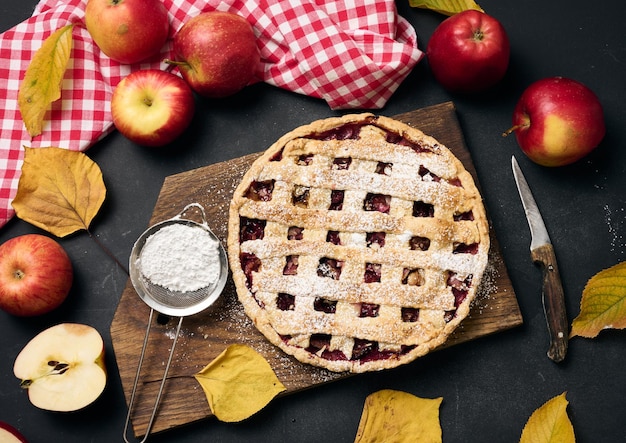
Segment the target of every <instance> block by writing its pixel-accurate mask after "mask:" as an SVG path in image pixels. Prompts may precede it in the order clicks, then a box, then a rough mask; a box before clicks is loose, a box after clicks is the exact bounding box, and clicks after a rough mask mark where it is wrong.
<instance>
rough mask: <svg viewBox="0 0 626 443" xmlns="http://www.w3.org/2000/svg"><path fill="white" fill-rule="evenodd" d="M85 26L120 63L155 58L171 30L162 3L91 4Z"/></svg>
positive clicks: (110, 0) (108, 0)
mask: <svg viewBox="0 0 626 443" xmlns="http://www.w3.org/2000/svg"><path fill="white" fill-rule="evenodd" d="M85 25H86V27H87V31H89V34H90V35H91V37H92V38H93V40H94V42H95V43H96V45H97V46H98V47H99V48H100V50H101V51H102V52H104V53H105V54H106V55H108V56H109V57H110V58H112V59H113V60H116V61H118V62H120V63H138V62H141V61H143V60H146V59H147V58H149V57H152V56H154V55H156V54H157V53H158V52H159V51H160V50H161V48H162V47H163V45H164V44H165V41H166V40H167V38H168V37H169V29H170V24H169V18H168V16H167V9H165V6H164V5H163V3H162V2H161V0H88V2H87V6H86V7H85Z"/></svg>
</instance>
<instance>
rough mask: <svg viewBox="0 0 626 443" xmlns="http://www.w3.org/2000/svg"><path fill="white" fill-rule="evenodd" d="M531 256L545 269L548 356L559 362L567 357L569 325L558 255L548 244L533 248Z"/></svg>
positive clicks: (544, 292) (544, 288)
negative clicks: (548, 337)
mask: <svg viewBox="0 0 626 443" xmlns="http://www.w3.org/2000/svg"><path fill="white" fill-rule="evenodd" d="M530 256H531V258H532V260H533V262H534V263H535V264H537V265H539V266H541V268H542V271H543V309H544V312H545V315H546V321H547V323H548V331H549V332H550V348H549V349H548V357H549V358H550V359H551V360H553V361H554V362H557V363H558V362H560V361H562V360H563V359H564V358H565V354H566V353H567V340H568V335H569V332H568V331H569V325H568V322H567V314H566V312H565V295H564V293H563V286H562V284H561V276H560V274H559V268H558V266H557V264H556V255H555V254H554V248H553V246H552V245H551V244H546V245H543V246H540V247H538V248H536V249H534V250H532V251H531V252H530Z"/></svg>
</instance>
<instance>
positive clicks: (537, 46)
mask: <svg viewBox="0 0 626 443" xmlns="http://www.w3.org/2000/svg"><path fill="white" fill-rule="evenodd" d="M479 3H480V4H481V6H482V7H483V8H484V9H485V10H486V11H487V12H488V13H489V14H491V15H493V16H494V17H496V18H498V19H499V20H500V21H501V22H502V23H503V25H504V26H505V28H506V30H507V32H508V35H509V37H510V40H511V49H512V55H511V62H510V67H509V70H508V73H507V76H506V78H505V79H504V81H503V82H502V83H501V84H500V85H499V86H498V87H497V88H495V90H493V91H491V92H489V93H486V94H481V95H480V96H462V95H454V94H450V93H448V92H446V91H445V90H444V89H443V88H442V87H441V86H439V85H438V84H437V83H436V82H435V80H434V79H433V76H432V74H431V72H430V70H429V67H428V63H427V62H426V61H422V62H420V63H419V64H418V65H417V66H416V68H415V69H414V70H413V72H412V73H411V74H410V75H409V77H408V78H407V79H406V80H405V82H404V83H403V84H402V86H401V87H400V88H399V90H398V91H397V92H396V93H395V94H394V96H393V97H392V98H391V100H390V101H389V102H388V104H387V106H386V107H385V108H384V109H381V110H379V111H376V112H378V113H381V114H384V115H395V114H400V113H403V112H408V111H411V110H414V109H418V108H422V107H426V106H429V105H434V104H438V103H441V102H445V101H449V100H451V101H453V102H454V103H455V105H456V109H457V114H458V117H459V120H460V123H461V126H462V129H463V131H464V134H465V137H466V142H467V145H468V147H469V149H470V151H471V155H472V158H473V160H474V163H475V166H476V169H477V173H478V177H479V181H480V183H481V186H482V189H483V194H484V199H485V203H486V206H487V210H488V212H489V214H490V217H491V219H492V222H493V226H494V229H495V231H496V234H497V237H498V239H499V241H500V246H501V249H502V253H503V256H504V259H505V262H506V265H507V267H508V269H509V273H510V277H511V280H512V283H513V286H514V288H515V291H516V293H517V297H518V300H519V305H520V308H521V312H522V315H523V318H524V324H523V325H522V326H520V327H516V328H514V329H511V330H508V331H505V332H502V333H498V334H495V335H491V336H489V337H484V338H481V339H478V340H475V341H473V342H469V343H463V344H460V345H457V346H453V347H451V348H448V349H445V350H441V351H438V352H435V353H432V354H430V355H428V356H426V357H424V358H421V359H419V360H418V361H416V362H414V363H412V364H409V365H405V366H403V367H401V368H397V369H394V370H389V371H383V372H377V373H369V374H363V375H358V376H355V377H350V378H348V379H344V380H341V381H337V382H334V383H330V384H327V385H324V386H321V387H317V388H315V389H312V390H307V391H304V392H301V393H298V394H294V395H291V396H287V397H282V398H279V399H276V400H275V401H273V402H272V403H271V404H270V405H269V406H268V407H266V408H265V409H264V410H262V411H261V412H259V413H258V414H256V415H255V416H253V417H252V418H250V419H248V420H246V421H244V422H242V423H238V424H225V423H221V422H219V421H217V420H215V419H207V420H202V421H200V422H197V423H193V424H190V425H188V426H184V427H180V428H177V429H173V430H169V431H166V432H164V433H161V434H158V435H154V436H151V437H150V440H149V441H154V442H165V441H168V442H170V441H171V442H198V441H213V442H231V441H232V442H235V441H255V442H265V441H267V442H277V441H285V442H318V441H332V442H335V441H337V442H340V441H341V442H349V441H353V440H354V437H355V435H356V430H357V426H358V423H359V419H360V416H361V412H362V410H363V403H364V400H365V398H366V396H367V395H369V394H370V393H373V392H375V391H378V390H381V389H397V390H402V391H405V392H409V393H411V394H414V395H416V396H419V397H424V398H435V397H443V403H442V405H441V410H440V419H441V426H442V431H443V441H444V442H514V441H518V440H519V437H520V434H521V431H522V428H523V427H524V425H525V423H526V421H527V419H528V418H529V416H530V415H531V414H532V412H533V411H534V410H535V409H537V408H538V407H540V406H541V405H542V404H543V403H544V402H546V401H547V400H549V399H551V398H552V397H554V396H557V395H559V394H561V393H563V392H567V399H568V401H569V402H570V403H569V406H568V409H567V411H568V414H569V417H570V419H571V421H572V424H573V427H574V430H575V433H576V437H577V440H578V441H580V442H617V441H625V440H626V413H625V411H626V409H625V407H624V399H625V398H626V375H625V373H624V367H625V365H626V352H625V351H626V335H625V334H626V332H625V331H616V330H606V331H603V332H602V333H601V334H600V336H599V337H598V338H596V339H593V340H591V339H582V338H574V339H573V340H572V341H571V342H570V349H569V353H568V355H567V358H566V360H565V361H564V362H563V363H561V364H555V363H554V362H552V361H551V360H549V359H548V358H547V356H546V350H547V344H548V336H547V329H546V323H545V319H544V313H543V308H542V303H541V275H540V270H539V269H538V268H537V267H535V266H534V265H533V264H532V263H531V260H530V257H529V243H530V233H529V230H528V226H527V224H526V220H525V217H524V212H523V209H522V206H521V203H520V200H519V197H518V194H517V190H516V188H515V184H514V181H513V176H512V173H511V167H510V164H511V155H513V154H515V155H516V156H517V158H518V160H519V162H520V164H521V166H522V169H523V170H524V172H525V174H526V177H527V179H528V181H529V183H530V186H531V188H532V190H533V191H534V193H535V197H536V200H537V202H538V204H539V206H540V208H541V210H542V213H543V216H544V219H545V222H546V225H547V227H548V229H549V231H550V234H551V237H552V242H553V244H554V247H555V249H556V253H557V256H558V260H559V266H560V271H561V275H562V278H563V284H564V288H565V293H566V305H567V310H568V317H569V321H570V324H571V321H572V320H573V318H574V317H575V316H576V315H577V314H578V312H579V309H580V308H579V306H580V299H581V294H582V290H583V288H584V285H585V283H586V282H587V280H588V279H589V278H590V277H591V276H593V275H594V274H595V273H597V272H599V271H601V270H602V269H605V268H608V267H610V266H613V265H615V264H617V263H619V262H620V261H622V260H623V259H624V256H625V254H626V245H625V243H624V235H626V226H625V224H624V220H625V217H624V216H625V213H624V206H625V202H626V192H625V189H626V175H625V174H624V172H625V167H626V125H625V122H626V104H625V103H626V87H625V83H624V82H625V79H626V27H624V26H623V15H624V7H623V3H622V0H604V1H599V2H588V1H584V0H571V1H567V2H565V1H551V2H550V1H545V0H527V1H510V0H509V1H503V0H482V1H480V2H479ZM35 4H36V0H2V5H1V6H0V30H2V31H3V30H6V29H9V28H10V27H12V26H14V25H15V24H17V23H19V22H20V21H22V20H24V19H26V18H27V17H28V16H29V15H30V14H31V13H32V11H33V8H34V6H35ZM397 5H398V10H399V13H400V14H401V15H402V16H403V17H405V18H407V19H408V20H409V21H410V22H411V23H412V24H413V26H414V27H415V29H416V31H417V34H418V36H419V38H420V41H419V44H420V48H421V49H425V47H426V44H427V42H428V39H429V38H430V36H431V34H432V32H433V30H434V29H435V27H436V26H437V25H438V24H439V23H440V22H441V21H442V20H443V19H444V16H442V15H439V14H436V13H432V12H429V11H424V10H421V9H414V8H411V7H410V6H409V5H408V0H399V1H398V2H397ZM555 75H560V76H565V77H571V78H574V79H577V80H579V81H582V82H583V83H585V84H586V85H588V86H589V87H590V88H591V89H593V90H594V91H595V93H596V94H597V95H598V97H599V98H600V100H601V102H602V104H603V106H604V111H605V118H606V124H607V134H606V137H605V139H604V140H603V142H602V143H601V145H600V146H599V148H598V149H597V150H595V151H594V152H593V153H592V154H591V155H590V156H588V157H587V158H585V159H583V160H581V161H580V162H578V163H576V164H574V165H570V166H566V167H561V168H545V167H541V166H538V165H536V164H534V163H532V162H531V161H530V160H528V159H527V158H526V157H525V156H524V155H523V154H522V153H521V151H520V149H519V147H518V146H517V143H516V141H515V139H514V137H508V138H503V137H502V135H501V134H502V132H503V131H504V130H506V129H507V128H508V127H509V126H510V125H511V115H512V111H513V107H514V105H515V103H516V102H517V99H518V97H519V95H520V94H521V92H522V91H523V90H524V89H525V88H526V87H527V86H528V85H529V84H530V83H531V82H533V81H535V80H538V79H540V78H543V77H548V76H555ZM336 114H339V112H333V111H331V110H330V109H329V108H328V106H327V105H326V103H325V102H323V101H321V100H317V99H313V98H310V97H305V96H301V95H297V94H295V93H291V92H288V91H284V90H280V89H277V88H275V87H272V86H269V85H266V84H257V85H254V86H251V87H249V88H247V89H246V90H245V91H243V92H242V93H240V94H238V95H237V96H235V97H232V98H230V99H225V100H212V101H211V100H203V99H199V100H198V107H197V113H196V116H195V117H194V120H193V122H192V124H191V127H190V128H189V130H188V131H187V132H186V133H185V135H184V136H182V137H181V138H180V139H179V140H177V141H176V142H175V143H174V144H173V145H172V146H169V147H166V148H164V149H148V148H144V147H140V146H137V145H135V144H133V143H131V142H129V141H128V140H126V139H125V138H124V137H123V136H122V135H121V134H119V133H117V132H115V133H113V134H111V135H109V136H108V137H106V138H105V139H104V140H102V141H101V142H99V143H98V144H97V145H95V146H94V147H92V148H91V149H90V150H89V151H88V155H89V156H90V157H91V158H92V159H93V160H94V161H96V162H97V164H98V165H99V166H100V168H101V169H102V171H103V175H104V178H105V182H106V186H107V191H108V194H107V199H106V202H105V204H104V206H103V208H102V211H101V213H100V215H99V216H98V218H97V219H96V221H95V222H94V224H93V225H92V231H93V234H94V236H96V237H97V239H98V240H99V241H100V242H101V243H103V244H105V245H106V246H107V247H108V248H109V249H110V250H111V252H112V253H113V254H114V255H115V256H116V257H117V258H119V260H121V261H122V262H127V260H128V257H129V254H130V250H131V247H132V245H133V243H134V241H135V240H136V239H137V237H138V236H139V235H140V234H141V233H142V232H143V231H144V229H146V227H147V226H148V223H149V220H150V217H151V214H152V210H153V208H154V205H155V202H156V198H157V196H158V194H159V191H160V188H161V185H162V183H163V180H164V178H165V177H166V176H169V175H172V174H176V173H179V172H182V171H186V170H190V169H193V168H197V167H200V166H204V165H208V164H212V163H215V162H219V161H223V160H228V159H231V158H236V157H239V156H241V155H244V154H247V153H251V152H256V151H260V150H263V149H265V148H266V147H268V146H269V145H270V144H271V143H272V142H273V141H274V140H276V139H277V138H278V137H279V136H280V135H282V134H283V133H285V132H287V131H289V130H291V129H293V128H295V127H297V126H299V125H301V124H305V123H308V122H310V121H312V120H315V119H318V118H323V117H328V116H332V115H336ZM31 232H41V231H39V230H38V229H37V228H34V227H33V226H31V225H29V224H27V223H25V222H23V221H21V220H18V219H16V218H14V219H13V220H11V221H10V222H9V223H8V224H7V225H5V226H4V227H3V228H1V229H0V242H4V241H6V240H8V239H9V238H12V237H15V236H17V235H20V234H25V233H31ZM59 241H60V243H61V244H62V245H63V247H64V248H65V249H66V250H67V251H68V253H69V255H70V257H71V259H72V261H73V264H74V269H75V280H74V286H73V288H72V291H71V293H70V296H69V298H68V299H67V301H66V302H65V303H64V304H63V305H62V306H61V307H60V308H59V309H57V310H55V311H54V312H52V313H50V314H47V315H44V316H40V317H36V318H18V317H13V316H10V315H8V314H6V313H3V312H0V346H1V349H2V358H1V359H0V421H5V422H8V423H10V424H12V425H13V426H14V427H16V428H18V429H19V430H21V431H22V432H23V434H24V435H25V436H26V437H27V438H28V439H29V440H30V441H31V442H65V443H70V442H81V443H84V442H88V441H93V442H114V441H121V440H122V429H123V426H124V420H125V417H126V413H127V406H126V403H125V400H124V395H123V390H122V385H121V382H120V378H119V375H118V370H117V364H116V360H115V355H114V352H113V348H112V344H111V338H110V333H109V328H110V325H111V321H112V318H113V315H114V313H115V309H116V306H117V303H118V301H119V299H120V296H121V293H122V291H123V289H124V287H125V285H126V282H127V279H128V276H127V275H126V274H125V272H124V271H123V270H122V269H120V268H119V267H118V266H117V265H116V264H115V263H114V261H113V260H111V259H110V258H109V257H107V256H106V255H105V254H104V253H103V252H102V250H101V249H100V248H98V247H97V246H96V244H95V242H94V241H93V240H92V239H90V238H89V236H88V235H86V234H84V233H83V234H79V235H73V236H70V237H68V238H64V239H60V240H59ZM61 322H79V323H86V324H90V325H92V326H94V327H95V328H97V329H98V330H99V331H100V333H101V334H102V335H103V337H104V339H105V345H106V352H107V359H106V365H107V369H108V372H109V379H108V385H107V388H106V390H105V392H104V393H103V395H102V396H101V397H100V398H99V399H98V400H97V401H96V402H95V403H94V404H93V405H91V406H89V407H88V408H86V409H84V410H82V411H78V412H74V413H63V414H62V413H51V412H46V411H42V410H39V409H37V408H35V407H34V406H32V405H31V404H30V402H29V401H28V398H27V393H26V391H24V390H22V389H20V387H19V380H17V379H16V378H15V377H14V376H13V362H14V360H15V357H16V356H17V354H18V353H19V351H20V350H21V349H22V347H23V346H24V345H25V344H26V343H27V341H28V340H30V339H31V338H32V337H33V336H34V335H36V334H37V333H38V332H39V331H41V330H43V329H44V328H46V327H49V326H51V325H53V324H56V323H61ZM138 339H141V338H138Z"/></svg>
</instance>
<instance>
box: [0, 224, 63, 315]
mask: <svg viewBox="0 0 626 443" xmlns="http://www.w3.org/2000/svg"><path fill="white" fill-rule="evenodd" d="M73 276H74V274H73V268H72V262H71V261H70V258H69V257H68V255H67V253H66V252H65V250H64V249H63V247H62V246H61V245H60V244H59V243H58V242H56V241H55V240H53V239H52V238H50V237H46V236H45V235H40V234H25V235H21V236H18V237H14V238H12V239H10V240H7V241H6V242H4V243H3V244H2V245H0V309H2V310H4V311H6V312H8V313H9V314H13V315H17V316H21V317H29V316H35V315H41V314H45V313H47V312H50V311H52V310H53V309H55V308H57V307H58V306H59V305H60V304H61V303H63V301H64V300H65V299H66V297H67V295H68V293H69V291H70V288H71V286H72V281H73Z"/></svg>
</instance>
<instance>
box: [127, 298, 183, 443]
mask: <svg viewBox="0 0 626 443" xmlns="http://www.w3.org/2000/svg"><path fill="white" fill-rule="evenodd" d="M153 316H154V309H152V308H150V317H149V318H148V327H147V328H146V334H145V336H144V339H143V346H142V347H141V356H140V357H139V364H138V365H137V374H136V375H135V382H134V383H133V390H132V393H131V395H130V402H129V404H128V414H127V415H126V423H125V424H124V441H125V442H126V443H130V442H129V441H128V439H127V434H128V424H129V423H130V415H131V413H132V410H133V404H134V402H135V394H136V393H137V384H138V382H139V374H140V373H141V366H142V364H143V358H144V355H145V354H146V346H147V344H148V336H149V335H150V326H151V324H152V317H153ZM182 324H183V317H180V319H179V320H178V327H177V328H176V335H175V336H174V342H173V343H172V348H171V349H170V355H169V357H168V359H167V364H166V365H165V372H164V373H163V378H162V379H161V385H160V386H159V392H158V393H157V397H156V400H155V401H154V408H153V409H152V415H151V416H150V421H149V422H148V427H147V428H146V434H145V435H144V437H143V440H141V442H140V443H144V442H145V441H146V440H147V439H148V436H149V435H150V430H151V429H152V425H153V424H154V419H155V417H156V413H157V410H158V408H159V403H160V402H161V395H162V394H163V387H164V386H165V381H166V380H167V373H168V372H169V370H170V364H171V363H172V357H173V356H174V348H176V342H177V341H178V335H179V333H180V327H181V326H182Z"/></svg>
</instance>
